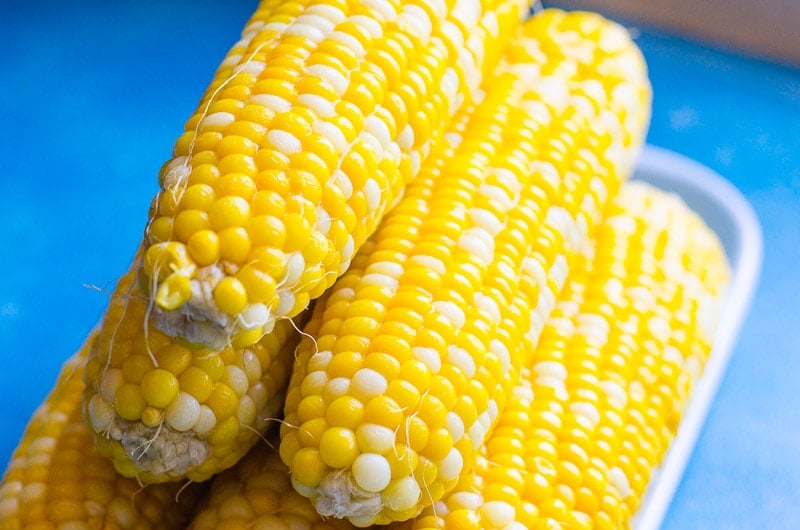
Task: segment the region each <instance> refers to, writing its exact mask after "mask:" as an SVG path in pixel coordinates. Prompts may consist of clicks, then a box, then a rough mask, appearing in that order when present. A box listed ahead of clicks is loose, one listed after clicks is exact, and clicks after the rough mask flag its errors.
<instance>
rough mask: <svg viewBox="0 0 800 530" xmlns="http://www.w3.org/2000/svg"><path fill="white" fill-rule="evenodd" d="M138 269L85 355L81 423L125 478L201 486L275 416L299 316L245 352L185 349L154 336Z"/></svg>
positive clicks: (114, 299) (117, 293)
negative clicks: (84, 423)
mask: <svg viewBox="0 0 800 530" xmlns="http://www.w3.org/2000/svg"><path fill="white" fill-rule="evenodd" d="M138 263H139V261H136V262H135V263H134V266H133V267H132V268H131V270H130V271H129V272H128V273H127V274H125V275H124V276H123V277H122V278H121V279H120V282H119V283H118V285H117V287H116V288H115V295H114V296H113V297H112V299H111V302H110V304H109V307H108V310H107V312H106V315H105V317H104V319H103V323H102V326H101V329H100V332H99V335H98V339H97V340H96V341H94V343H93V344H92V345H91V347H90V348H89V361H88V363H87V368H86V371H85V379H86V383H87V385H86V389H85V391H84V400H83V401H84V405H83V406H84V417H85V419H86V421H87V423H88V424H89V426H90V427H91V429H92V430H93V431H94V433H95V444H96V446H97V447H98V449H99V450H100V452H101V453H102V454H104V455H106V456H108V457H110V458H111V460H112V461H113V462H114V466H115V468H116V469H117V471H118V472H119V473H121V474H122V475H124V476H127V477H136V478H137V479H138V480H139V481H140V482H142V483H159V482H167V481H176V480H180V479H183V478H189V479H190V480H192V481H195V482H201V481H204V480H206V479H208V478H209V477H211V476H212V475H213V474H215V473H217V472H219V471H221V470H222V469H226V468H227V467H230V466H231V465H233V464H234V463H235V462H236V461H237V460H238V459H239V458H241V457H242V456H243V455H244V454H245V453H246V452H247V450H249V448H250V447H251V446H252V445H253V444H254V443H255V442H256V441H257V440H258V439H259V436H260V434H261V433H263V432H265V431H266V430H267V428H268V427H269V425H270V424H271V422H272V421H273V420H272V418H275V417H276V416H277V415H278V414H279V412H280V409H281V407H282V404H283V397H284V394H285V389H286V384H287V382H288V378H289V368H290V366H291V362H292V355H293V352H294V345H295V343H296V340H297V339H298V338H299V336H300V335H299V334H298V333H296V329H297V328H296V326H299V325H302V324H303V320H302V316H300V317H299V318H297V322H296V323H295V322H293V321H290V320H289V319H285V320H281V321H280V322H278V323H277V324H276V325H275V329H274V330H273V332H272V333H270V334H268V335H266V336H264V337H263V338H261V339H260V340H259V341H258V342H257V343H255V344H253V345H251V346H246V347H238V346H236V345H234V346H227V347H225V348H222V349H219V350H210V349H206V348H201V347H195V346H192V345H187V344H185V343H184V342H183V341H182V340H180V339H176V338H174V337H170V336H168V335H165V334H164V333H162V332H160V331H158V330H156V329H153V326H152V319H150V318H149V315H150V309H151V305H150V303H149V302H148V301H147V300H146V299H145V297H144V296H143V293H142V292H141V291H140V290H139V288H138V285H137V282H136V272H137V271H136V266H137V264H138Z"/></svg>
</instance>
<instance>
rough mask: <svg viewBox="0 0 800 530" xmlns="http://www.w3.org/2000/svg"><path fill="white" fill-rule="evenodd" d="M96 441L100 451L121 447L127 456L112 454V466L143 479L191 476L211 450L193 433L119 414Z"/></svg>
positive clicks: (155, 479) (163, 479)
mask: <svg viewBox="0 0 800 530" xmlns="http://www.w3.org/2000/svg"><path fill="white" fill-rule="evenodd" d="M90 424H91V419H90ZM96 443H97V446H98V449H99V450H100V452H102V453H106V454H108V453H109V451H110V452H111V453H114V452H117V451H120V450H122V451H123V452H124V453H125V454H126V455H127V458H125V459H120V458H114V459H113V461H114V467H115V468H116V469H117V471H118V472H119V473H120V474H121V475H123V476H128V477H138V478H140V479H141V480H144V481H145V482H164V481H172V480H180V479H183V478H184V477H187V476H194V472H195V470H196V468H197V467H198V466H200V465H201V464H202V463H203V462H205V461H206V460H207V459H208V456H209V454H210V453H211V450H210V447H209V444H208V442H207V441H205V440H201V439H199V438H197V437H196V436H193V435H187V433H185V432H176V431H174V430H173V429H171V428H170V427H168V426H166V425H159V426H157V427H147V426H145V425H142V424H141V423H140V422H129V421H126V420H124V419H120V418H116V419H115V420H114V421H113V422H112V424H111V425H110V426H109V427H108V429H107V430H106V431H105V432H104V433H103V434H101V435H99V436H97V441H96ZM195 478H196V479H201V478H202V477H195Z"/></svg>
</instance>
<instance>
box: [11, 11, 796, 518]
mask: <svg viewBox="0 0 800 530" xmlns="http://www.w3.org/2000/svg"><path fill="white" fill-rule="evenodd" d="M67 4H68V3H67V2H63V1H61V2H45V1H38V2H37V1H34V2H25V3H23V2H8V1H6V2H4V3H2V4H0V271H1V273H0V348H2V351H3V353H2V355H3V358H4V363H3V369H2V371H0V394H1V395H2V396H3V399H2V400H0V465H5V463H6V462H7V461H8V459H9V458H10V455H11V452H12V450H13V448H14V446H15V445H16V443H17V440H18V438H19V436H20V434H21V433H22V430H23V428H24V425H25V424H26V422H27V420H28V418H29V417H30V415H31V413H32V412H33V410H34V409H35V407H36V406H37V405H38V404H39V403H40V402H41V400H42V399H43V398H44V396H45V395H46V393H47V391H48V389H49V388H50V386H51V385H52V382H53V380H54V378H55V377H56V374H57V373H58V370H59V367H60V365H61V363H62V362H63V361H64V360H65V359H66V358H67V357H68V356H69V355H70V354H71V353H72V352H73V351H75V350H76V349H77V348H78V346H79V345H80V344H81V342H82V341H83V339H84V338H85V337H86V335H87V333H88V331H89V330H90V329H91V328H92V326H93V325H94V324H95V323H96V321H97V319H98V318H99V316H100V314H101V312H102V310H103V308H104V307H105V304H106V302H107V300H108V294H107V292H104V291H107V290H108V289H111V288H112V287H113V284H114V282H115V280H116V278H117V277H118V276H119V275H120V274H122V273H123V272H124V271H125V270H126V269H127V266H128V262H129V260H130V259H131V257H132V255H133V252H134V250H135V247H136V245H137V242H138V240H139V238H140V236H141V233H142V228H143V227H144V223H145V219H146V213H147V207H148V205H149V201H150V199H151V198H152V196H153V194H154V193H155V191H156V175H157V172H158V169H159V167H160V165H161V164H162V162H163V161H164V160H165V159H166V158H167V157H168V156H169V154H170V150H171V147H172V144H173V142H174V140H175V138H176V137H177V135H178V134H179V133H180V131H181V130H182V126H183V121H184V120H185V119H186V118H187V117H188V116H189V114H190V113H191V112H192V110H193V108H194V106H195V105H196V103H197V101H198V99H199V97H200V95H201V93H202V91H203V90H204V89H205V87H206V85H207V84H208V82H209V81H210V79H211V76H212V74H213V72H214V70H215V68H216V67H217V65H218V64H219V61H220V60H221V59H222V57H223V55H224V53H225V52H226V51H227V49H228V48H229V46H230V45H231V44H232V43H233V42H234V41H235V40H236V39H237V38H238V34H239V31H240V29H241V27H242V26H243V23H244V21H245V20H246V19H247V17H248V16H249V15H250V13H251V12H252V10H253V9H254V7H255V2H254V1H250V2H236V3H233V2H231V3H225V2H222V1H216V2H212V1H194V2H189V1H182V2H168V3H166V2H153V1H151V2H147V1H144V2H131V1H123V2H114V3H113V4H112V3H106V2H72V3H70V5H67ZM635 29H636V32H637V34H638V37H637V42H638V43H639V45H640V46H641V48H642V49H643V51H644V53H645V55H646V57H647V60H648V62H649V65H650V70H651V77H652V82H653V86H654V91H655V99H654V114H653V122H652V127H651V130H650V134H649V142H650V143H653V144H655V145H659V146H662V147H666V148H669V149H673V150H675V151H678V152H680V153H682V154H685V155H688V156H690V157H692V158H694V159H696V160H698V161H700V162H702V163H704V164H706V165H708V166H710V167H711V168H713V169H715V170H716V171H718V172H719V173H721V174H723V175H725V176H726V177H727V178H729V179H730V180H731V181H732V182H733V183H734V184H735V185H736V186H737V187H739V189H741V190H742V191H743V192H744V194H745V195H746V197H747V198H748V199H749V200H750V202H751V203H752V204H753V206H754V207H755V210H756V212H757V213H758V215H759V217H760V220H761V223H762V228H763V232H764V243H765V246H764V252H765V254H764V262H763V273H762V280H761V283H760V288H759V290H758V292H757V294H756V297H755V299H754V302H753V306H752V310H751V313H750V316H749V318H748V320H747V322H746V324H745V326H744V328H743V329H742V331H741V335H740V340H739V343H738V345H737V347H736V349H735V351H734V354H733V357H732V359H731V362H730V365H729V367H728V371H727V375H726V377H725V379H724V380H723V383H722V386H721V388H720V391H719V394H718V396H717V399H716V401H715V402H714V405H713V407H712V409H711V412H710V416H709V419H708V422H707V423H706V426H705V428H704V430H703V432H702V434H701V437H700V439H699V442H698V446H697V449H696V451H695V453H694V455H693V458H692V460H691V462H690V464H689V467H688V469H687V472H686V475H685V477H684V480H683V482H682V483H681V485H680V487H679V489H678V492H677V494H676V497H675V500H674V503H673V505H672V507H671V509H670V511H669V513H668V514H667V518H666V520H665V523H664V528H666V529H725V528H731V529H734V528H735V529H743V528H771V529H783V528H786V529H796V528H800V503H798V502H797V501H798V499H797V496H798V493H797V492H798V491H800V455H798V451H800V413H799V412H798V410H800V397H799V396H800V394H799V393H798V390H800V318H798V316H797V313H798V307H799V306H798V303H797V297H798V295H800V279H799V278H800V276H799V275H798V274H797V273H796V271H795V267H796V266H797V262H798V261H799V260H798V258H800V250H798V249H800V70H798V69H792V68H787V67H781V66H779V65H776V64H770V63H767V62H762V61H757V60H753V59H748V58H745V57H742V56H737V55H733V54H729V53H725V52H721V51H718V50H714V49H711V48H708V47H704V46H701V45H697V44H695V43H692V42H688V41H684V40H682V39H680V38H678V37H676V36H672V35H667V34H662V33H659V32H656V31H652V30H650V29H648V28H646V27H642V26H637V27H636V28H635ZM90 286H93V287H90Z"/></svg>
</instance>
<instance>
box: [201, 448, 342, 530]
mask: <svg viewBox="0 0 800 530" xmlns="http://www.w3.org/2000/svg"><path fill="white" fill-rule="evenodd" d="M188 528H189V530H301V529H309V530H347V529H352V528H353V526H352V525H351V524H350V523H349V522H348V521H345V520H343V519H332V518H329V519H322V518H321V517H320V516H319V514H318V513H317V512H316V511H315V510H314V507H313V506H312V505H311V503H310V502H308V499H306V498H304V497H301V496H300V494H299V493H297V492H296V491H294V490H293V489H292V485H291V481H290V480H289V470H288V469H287V467H286V464H284V463H283V462H281V459H280V456H279V455H278V453H277V452H276V451H275V450H274V449H273V448H272V447H270V446H268V445H266V444H259V445H258V446H256V447H254V448H253V450H252V451H251V452H250V453H249V454H248V455H247V456H246V457H245V458H244V459H242V461H241V462H240V463H239V464H237V465H236V466H235V467H234V468H232V469H229V470H227V471H225V472H223V473H220V474H219V475H217V476H216V477H214V480H213V481H212V483H211V488H210V490H209V492H208V494H207V495H206V498H205V500H204V501H203V502H202V503H201V505H200V507H199V508H198V509H197V510H196V511H195V513H194V518H193V519H192V521H191V524H190V525H189V527H188Z"/></svg>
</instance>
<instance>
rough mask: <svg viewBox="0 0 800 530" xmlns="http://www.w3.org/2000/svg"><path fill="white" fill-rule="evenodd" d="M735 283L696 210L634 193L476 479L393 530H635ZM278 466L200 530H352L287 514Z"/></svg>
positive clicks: (251, 476) (214, 508)
mask: <svg viewBox="0 0 800 530" xmlns="http://www.w3.org/2000/svg"><path fill="white" fill-rule="evenodd" d="M727 279H728V269H727V266H726V263H725V256H724V253H723V251H722V249H721V246H720V244H719V241H718V240H717V239H716V236H715V235H714V234H713V233H712V232H711V231H710V230H709V229H708V227H707V226H705V225H704V223H703V222H702V221H701V220H700V219H699V218H698V217H697V216H696V215H695V214H694V213H692V212H690V211H689V210H688V208H687V207H686V205H685V204H683V203H681V202H680V201H678V200H675V199H673V198H671V197H670V196H669V195H667V194H665V193H663V192H659V191H657V190H655V189H653V188H650V187H649V186H646V185H642V184H639V183H627V184H625V185H624V186H623V189H622V191H621V193H620V195H619V196H618V197H617V198H615V200H614V204H613V205H612V206H611V208H610V209H609V210H608V217H607V219H606V220H605V221H604V222H603V224H602V225H601V228H600V229H599V231H598V234H597V237H596V238H595V239H594V240H593V244H592V248H591V250H590V251H589V252H587V253H586V255H582V256H579V258H578V259H577V260H576V266H575V269H574V272H573V273H572V274H571V275H570V277H569V279H568V281H567V284H566V286H565V289H564V290H563V291H562V293H561V296H560V298H559V302H558V304H557V307H556V308H555V310H554V311H553V313H552V314H551V315H550V318H549V319H548V321H547V324H546V325H545V327H544V330H543V332H542V335H541V339H540V341H539V344H538V346H536V347H535V349H534V352H533V355H532V362H531V366H530V367H528V368H525V369H523V371H522V373H521V376H520V379H519V380H518V381H517V383H516V385H515V387H514V393H513V396H512V398H511V399H510V401H509V404H508V405H507V406H506V408H505V410H504V411H503V412H502V413H501V414H500V418H499V421H498V425H497V427H496V428H495V430H494V431H493V432H492V434H491V435H490V436H489V438H488V440H487V442H486V444H485V445H484V446H483V447H481V449H480V454H479V457H478V459H477V461H476V465H475V467H474V468H473V470H472V471H471V472H469V473H465V474H464V476H463V477H462V478H461V480H460V481H459V483H458V486H457V487H456V488H455V489H454V490H453V491H451V492H450V493H448V494H447V495H445V497H444V498H443V499H442V500H441V501H440V502H438V503H436V504H435V505H433V506H430V507H428V508H426V509H425V510H424V511H423V513H422V514H420V515H419V516H418V517H417V518H416V519H413V520H411V521H407V522H405V523H398V524H395V525H392V526H390V527H389V528H392V529H396V530H401V529H405V528H413V529H428V528H431V529H434V528H435V529H437V530H446V529H459V530H466V529H469V528H476V529H482V530H493V529H500V528H503V529H506V530H535V529H543V528H544V529H560V528H569V529H579V528H596V529H611V528H613V529H622V528H628V527H629V526H630V521H631V515H632V514H635V512H636V509H637V507H638V505H639V502H640V500H641V497H642V494H643V492H644V490H645V488H646V485H647V483H648V479H649V477H650V475H651V473H652V471H653V470H654V468H655V467H657V466H658V463H659V460H660V458H661V455H663V453H664V451H665V449H666V448H667V447H668V445H669V443H670V440H671V438H672V436H673V435H674V433H675V432H676V431H677V429H678V426H679V423H680V415H681V410H682V408H683V406H684V405H685V403H686V401H687V398H688V396H689V391H690V387H691V382H692V381H693V380H694V379H695V378H696V377H697V376H698V374H699V373H700V372H701V371H702V366H703V364H704V362H705V359H706V356H707V355H708V352H709V347H710V340H711V337H712V336H713V331H714V315H715V314H716V313H718V311H717V309H718V304H719V303H720V302H721V300H722V297H723V293H724V287H725V285H726V284H727ZM525 345H526V347H528V348H532V349H533V348H534V346H533V344H532V342H531V341H530V340H528V341H526V344H525ZM276 460H277V459H276V457H275V455H274V451H272V450H271V449H270V448H269V447H267V446H266V445H265V446H259V447H257V448H255V449H254V450H253V452H252V453H251V454H249V455H247V456H246V457H245V458H244V459H243V460H242V461H241V462H240V463H239V464H237V466H236V467H235V468H233V469H232V470H229V471H227V472H225V473H223V474H221V475H219V476H218V477H215V479H214V482H213V483H212V488H211V490H210V493H209V497H208V499H207V500H206V502H204V503H203V507H202V508H201V509H199V510H198V511H197V512H196V514H195V518H194V520H193V522H192V525H191V528H192V529H193V530H205V529H211V528H225V529H228V530H233V529H245V528H281V526H280V524H285V525H286V526H287V527H291V528H292V529H293V530H305V529H315V530H322V529H323V528H336V529H345V528H352V526H351V525H349V524H347V523H346V522H344V521H340V520H335V519H328V520H323V519H322V518H321V517H319V516H315V514H313V512H311V509H310V506H309V505H308V504H303V503H300V502H299V499H297V497H296V494H294V493H293V492H292V493H288V494H286V497H285V498H284V499H283V500H282V501H279V500H278V498H277V495H276V492H277V491H281V488H283V487H285V486H286V485H287V484H288V480H289V475H288V470H287V469H286V467H285V466H283V465H280V464H279V463H277V461H276ZM288 512H291V514H292V515H291V516H288V515H286V514H287V513H288Z"/></svg>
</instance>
